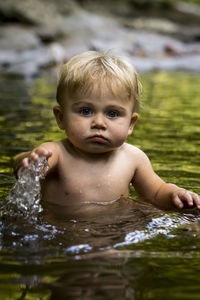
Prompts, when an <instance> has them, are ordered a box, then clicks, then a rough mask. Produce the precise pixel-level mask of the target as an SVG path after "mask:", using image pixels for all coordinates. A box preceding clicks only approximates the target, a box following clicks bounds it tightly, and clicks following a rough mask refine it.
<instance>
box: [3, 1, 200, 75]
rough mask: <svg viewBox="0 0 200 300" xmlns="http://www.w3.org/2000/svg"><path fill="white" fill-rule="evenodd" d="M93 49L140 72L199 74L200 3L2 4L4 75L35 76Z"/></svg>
mask: <svg viewBox="0 0 200 300" xmlns="http://www.w3.org/2000/svg"><path fill="white" fill-rule="evenodd" d="M89 49H90V50H102V51H107V50H111V51H112V52H117V53H118V54H120V55H125V56H128V57H129V59H130V60H131V61H133V63H134V65H135V66H136V68H137V69H138V70H139V71H150V70H152V69H162V70H174V69H185V70H190V71H191V70H192V71H200V1H199V0H189V1H176V0H107V1H102V0H56V1H55V0H18V1H16V0H6V1H3V0H1V1H0V72H3V73H9V74H15V75H20V76H23V77H32V76H36V75H38V74H39V73H40V71H41V70H44V69H52V68H54V67H55V66H57V65H59V64H60V63H63V62H65V61H67V60H68V59H69V58H70V57H71V56H72V55H74V54H76V53H79V52H81V51H85V50H89Z"/></svg>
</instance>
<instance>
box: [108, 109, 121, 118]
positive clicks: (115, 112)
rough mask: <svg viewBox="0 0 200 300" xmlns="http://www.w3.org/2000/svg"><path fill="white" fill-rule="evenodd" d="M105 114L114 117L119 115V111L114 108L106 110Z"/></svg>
mask: <svg viewBox="0 0 200 300" xmlns="http://www.w3.org/2000/svg"><path fill="white" fill-rule="evenodd" d="M107 116H108V118H116V117H118V116H119V112H118V111H116V110H109V111H108V112H107Z"/></svg>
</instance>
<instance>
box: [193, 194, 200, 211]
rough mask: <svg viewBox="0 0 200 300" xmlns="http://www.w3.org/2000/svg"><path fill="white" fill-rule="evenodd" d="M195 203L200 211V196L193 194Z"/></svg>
mask: <svg viewBox="0 0 200 300" xmlns="http://www.w3.org/2000/svg"><path fill="white" fill-rule="evenodd" d="M192 198H193V202H194V204H195V205H196V207H197V208H198V209H200V196H199V195H197V194H196V193H192Z"/></svg>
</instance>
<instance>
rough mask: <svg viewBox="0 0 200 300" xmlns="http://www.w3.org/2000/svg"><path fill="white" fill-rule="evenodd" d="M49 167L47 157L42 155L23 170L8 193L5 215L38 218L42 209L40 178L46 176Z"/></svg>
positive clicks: (29, 218) (30, 219)
mask: <svg viewBox="0 0 200 300" xmlns="http://www.w3.org/2000/svg"><path fill="white" fill-rule="evenodd" d="M48 168H49V167H48V162H47V159H46V158H45V157H41V158H39V160H38V161H37V162H31V163H30V165H29V167H28V168H24V169H23V170H22V172H21V174H20V177H19V179H18V180H17V181H16V183H15V184H14V185H13V187H12V188H11V190H10V192H9V193H8V196H7V199H6V204H5V208H4V209H3V216H9V217H23V218H24V219H28V220H29V221H36V220H37V218H38V215H39V213H40V212H41V211H42V207H41V205H40V191H41V187H40V179H42V178H44V176H45V174H46V172H47V170H48Z"/></svg>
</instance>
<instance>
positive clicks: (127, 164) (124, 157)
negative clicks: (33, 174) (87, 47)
mask: <svg viewBox="0 0 200 300" xmlns="http://www.w3.org/2000/svg"><path fill="white" fill-rule="evenodd" d="M139 93H140V83H139V81H138V77H137V74H136V71H135V69H134V67H133V66H132V64H130V63H129V62H127V61H126V60H124V59H122V58H119V57H115V56H113V55H110V54H103V53H99V52H96V51H88V52H84V53H81V54H79V55H76V56H74V57H73V58H71V60H69V61H68V62H67V63H66V64H64V65H63V66H62V67H61V70H60V75H59V79H58V86H57V102H58V105H57V106H55V107H54V108H53V112H54V115H55V118H56V121H57V124H58V126H59V128H60V129H61V130H64V131H65V134H66V138H65V139H63V140H61V141H56V142H46V143H43V144H41V145H39V146H38V147H36V148H35V149H33V150H32V151H30V152H26V153H22V154H20V155H19V156H18V157H17V159H16V161H15V172H16V174H17V173H19V170H20V168H22V167H24V168H27V167H28V166H29V163H30V161H37V160H38V158H39V157H40V156H45V157H46V158H47V159H48V164H49V170H48V172H47V174H46V177H45V179H44V180H43V181H42V200H43V201H44V202H48V203H50V204H58V205H62V206H68V207H70V206H71V205H74V204H83V203H97V204H105V203H112V202H113V201H115V200H117V199H119V198H121V197H128V196H129V186H130V184H132V185H133V187H134V189H135V191H136V192H137V193H138V195H139V197H141V199H143V200H145V201H147V202H149V203H151V204H153V205H155V206H157V207H158V208H161V209H174V208H184V207H188V206H189V207H194V206H195V207H197V208H198V209H200V197H199V196H198V195H197V194H195V193H193V192H191V191H187V190H185V189H183V188H180V187H178V186H176V185H174V184H168V183H165V182H164V181H163V180H162V179H161V178H160V177H159V176H158V175H157V174H156V173H155V172H154V171H153V169H152V166H151V163H150V161H149V159H148V157H147V156H146V155H145V154H144V152H142V151H141V150H139V149H138V148H136V147H134V146H132V145H129V144H127V143H126V142H125V140H126V138H127V136H130V135H131V134H132V132H133V129H134V126H135V124H136V121H137V119H138V113H137V112H138V109H139Z"/></svg>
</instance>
